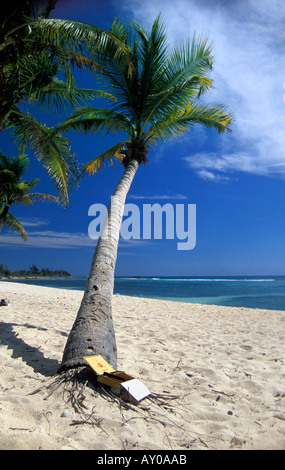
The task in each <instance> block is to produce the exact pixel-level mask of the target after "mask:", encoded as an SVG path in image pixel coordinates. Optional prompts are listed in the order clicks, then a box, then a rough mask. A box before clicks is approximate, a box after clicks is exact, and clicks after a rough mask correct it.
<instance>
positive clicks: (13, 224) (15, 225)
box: [4, 212, 28, 242]
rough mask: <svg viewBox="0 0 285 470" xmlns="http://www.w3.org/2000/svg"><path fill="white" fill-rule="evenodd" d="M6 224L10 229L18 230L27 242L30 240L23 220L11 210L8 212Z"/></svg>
mask: <svg viewBox="0 0 285 470" xmlns="http://www.w3.org/2000/svg"><path fill="white" fill-rule="evenodd" d="M4 224H5V226H6V227H7V228H8V230H11V231H13V232H16V233H17V234H18V235H20V237H21V238H22V239H23V240H24V241H25V242H27V241H28V237H27V233H26V230H25V229H24V227H23V226H22V224H21V222H20V221H19V220H18V219H17V218H16V217H15V216H14V215H13V214H11V212H8V214H7V216H6V218H5V222H4Z"/></svg>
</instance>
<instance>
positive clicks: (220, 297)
mask: <svg viewBox="0 0 285 470" xmlns="http://www.w3.org/2000/svg"><path fill="white" fill-rule="evenodd" d="M86 279H87V278H83V277H73V278H67V279H63V278H61V279H26V280H21V281H19V280H17V281H15V282H24V283H26V284H35V285H40V286H47V287H57V288H61V289H79V290H82V291H83V290H84V288H85V284H86ZM11 282H14V281H11ZM0 288H1V284H0ZM114 293H115V294H122V295H130V296H136V297H149V298H156V299H165V300H175V301H179V302H193V303H202V304H213V305H225V306H233V307H249V308H262V309H269V310H285V276H284V277H280V276H278V277H274V276H270V277H260V276H255V277H199V278H198V277H140V278H116V279H115V287H114Z"/></svg>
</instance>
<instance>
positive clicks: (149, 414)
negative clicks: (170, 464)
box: [30, 367, 214, 449]
mask: <svg viewBox="0 0 285 470" xmlns="http://www.w3.org/2000/svg"><path fill="white" fill-rule="evenodd" d="M43 390H46V391H47V395H46V396H45V397H44V400H47V399H48V398H49V397H50V396H51V395H52V394H53V393H55V392H56V391H57V392H60V393H61V396H62V399H63V400H64V402H65V403H66V404H70V405H71V407H72V408H73V409H74V410H75V411H76V413H78V419H74V420H73V421H72V422H71V424H70V425H71V426H76V425H80V424H87V425H90V426H98V427H100V429H101V430H102V431H103V432H105V433H106V434H108V433H107V431H106V430H105V429H104V428H103V426H102V423H103V421H104V419H103V418H101V417H100V418H98V416H96V410H95V409H96V404H95V405H94V406H93V407H89V408H88V406H86V404H85V399H86V397H87V396H88V394H89V398H90V393H91V394H93V396H95V397H96V396H98V395H99V396H100V397H102V398H103V399H105V400H106V401H108V402H109V403H112V404H116V405H117V406H118V408H119V410H120V413H121V417H122V424H123V425H126V424H127V423H130V422H131V421H132V420H137V419H143V420H145V421H146V422H152V423H159V424H160V425H162V426H163V428H164V432H165V435H166V438H167V440H168V443H169V448H170V449H172V448H173V442H172V439H171V437H170V434H169V432H168V430H169V429H171V428H172V427H176V428H178V429H179V431H181V437H182V435H184V444H181V446H184V447H189V448H190V447H191V443H194V442H197V441H199V442H200V443H201V444H202V445H203V447H205V448H212V449H213V448H214V447H213V446H212V445H210V444H209V443H206V442H205V440H208V439H207V438H209V436H202V435H198V433H197V432H195V431H194V430H193V431H192V430H191V425H190V426H189V424H190V423H189V422H187V421H186V415H187V413H186V411H188V414H189V407H188V406H187V410H186V406H185V404H183V403H182V402H181V400H182V398H183V397H180V396H178V395H172V394H170V393H168V392H165V393H163V394H155V393H152V394H151V395H150V396H148V397H147V398H145V399H144V400H143V401H142V402H141V403H139V404H138V405H133V404H132V403H129V402H126V401H124V400H123V399H122V398H121V397H120V395H119V394H118V392H117V391H116V390H115V391H114V389H112V388H109V387H108V386H105V385H103V384H100V383H99V382H97V380H96V375H95V374H94V373H93V372H92V371H90V369H89V368H87V367H78V368H77V369H69V370H67V371H64V372H61V373H60V374H58V375H57V376H55V377H53V378H52V379H49V380H48V381H46V382H45V383H44V384H43V385H42V386H41V387H39V388H37V389H36V390H35V391H33V392H32V393H31V394H30V395H33V394H35V393H38V392H40V391H43ZM128 411H132V412H133V413H132V415H131V416H130V415H129V414H128V413H127V412H128Z"/></svg>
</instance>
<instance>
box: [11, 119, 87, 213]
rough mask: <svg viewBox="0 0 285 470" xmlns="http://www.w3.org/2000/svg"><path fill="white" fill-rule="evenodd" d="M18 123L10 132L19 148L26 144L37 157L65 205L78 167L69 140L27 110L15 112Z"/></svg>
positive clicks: (77, 172)
mask: <svg viewBox="0 0 285 470" xmlns="http://www.w3.org/2000/svg"><path fill="white" fill-rule="evenodd" d="M15 114H16V116H17V125H16V124H14V125H13V126H10V127H13V136H14V139H15V141H16V142H17V143H18V145H19V147H20V149H24V147H25V145H29V146H30V147H31V148H32V150H33V152H34V153H35V156H36V158H37V159H38V161H39V162H40V163H42V165H43V166H44V168H45V169H46V171H47V173H48V175H49V176H51V178H52V180H53V182H54V185H55V187H56V188H57V190H58V191H59V199H60V201H61V202H62V203H63V204H64V205H68V201H69V196H68V193H69V191H71V190H73V189H75V188H76V187H77V184H78V183H77V178H78V175H79V168H78V164H77V160H76V158H75V156H74V154H73V153H71V149H70V142H69V140H68V139H67V138H66V137H64V136H63V135H61V134H60V133H59V132H58V131H55V129H54V128H49V127H47V126H46V125H44V124H41V123H40V122H38V121H37V120H36V119H34V118H32V117H31V116H30V115H29V114H28V113H26V114H22V113H19V112H18V113H15Z"/></svg>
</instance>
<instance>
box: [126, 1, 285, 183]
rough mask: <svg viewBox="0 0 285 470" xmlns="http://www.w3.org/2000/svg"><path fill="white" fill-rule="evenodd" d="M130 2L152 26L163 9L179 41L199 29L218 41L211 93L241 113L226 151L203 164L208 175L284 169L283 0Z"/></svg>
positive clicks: (276, 173)
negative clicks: (213, 86) (208, 172)
mask: <svg viewBox="0 0 285 470" xmlns="http://www.w3.org/2000/svg"><path fill="white" fill-rule="evenodd" d="M126 8H128V9H133V15H134V16H135V17H136V19H138V20H139V21H141V22H142V23H143V24H144V25H146V26H147V27H150V26H151V24H152V22H153V19H154V18H155V17H156V16H157V14H158V13H159V12H160V11H161V12H162V15H163V18H164V20H165V24H166V28H167V32H168V37H169V40H170V43H172V44H174V43H176V42H178V41H180V40H181V39H182V38H183V37H187V36H189V35H192V34H193V32H194V30H196V32H197V34H206V35H207V36H208V38H209V40H210V41H213V43H214V56H215V63H214V71H213V74H212V77H213V79H214V83H215V88H214V90H213V91H212V93H211V94H208V95H207V96H205V98H204V99H205V101H207V102H211V103H216V104H224V105H226V106H227V107H228V108H229V109H230V110H231V111H232V113H233V114H234V118H235V120H234V123H233V125H232V130H233V132H232V134H230V135H224V136H222V138H221V140H220V142H221V144H220V145H221V146H222V148H221V149H220V153H223V155H222V156H220V155H219V154H218V153H215V154H212V155H211V156H209V158H206V157H205V158H204V160H203V161H201V162H200V165H199V167H198V166H197V167H196V169H197V171H198V172H199V171H200V176H201V175H204V176H205V173H201V171H202V170H207V171H210V170H212V173H213V174H214V170H215V172H216V173H215V174H216V176H218V174H217V172H219V171H222V172H224V173H226V172H235V171H242V172H244V171H246V172H249V173H253V174H263V175H274V176H281V177H284V176H285V119H284V118H285V103H284V93H285V88H284V82H285V68H284V41H285V30H284V20H285V8H284V2H283V0H263V1H262V2H258V1H256V0H239V1H236V0H215V1H211V0H176V1H175V2H173V1H172V0H171V1H170V0H156V1H155V2H153V0H144V2H141V1H139V0H134V1H132V2H130V3H128V6H127V3H126ZM192 158H193V160H194V161H195V160H197V156H195V155H194V156H193V157H192ZM189 159H190V158H189ZM215 160H216V163H215ZM203 162H204V163H205V166H204V167H203V165H202V163H203ZM206 164H207V165H206ZM215 166H216V168H215ZM192 168H194V166H192ZM222 176H224V175H221V174H220V177H221V178H222Z"/></svg>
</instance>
